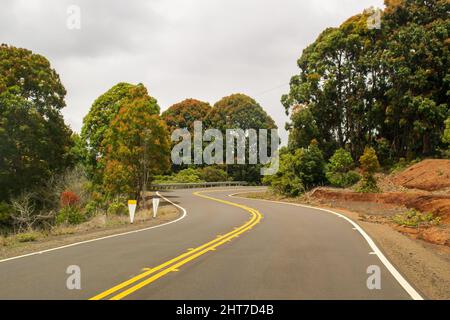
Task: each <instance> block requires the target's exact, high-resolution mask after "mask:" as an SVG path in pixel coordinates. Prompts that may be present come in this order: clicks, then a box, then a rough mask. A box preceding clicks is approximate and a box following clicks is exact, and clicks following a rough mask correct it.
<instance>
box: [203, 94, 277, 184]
mask: <svg viewBox="0 0 450 320" xmlns="http://www.w3.org/2000/svg"><path fill="white" fill-rule="evenodd" d="M205 124H206V127H207V128H214V129H218V130H220V131H221V132H222V134H223V135H224V136H225V132H226V130H227V129H242V130H247V129H255V130H258V129H276V125H275V121H273V119H272V118H271V117H270V116H269V115H268V114H267V113H266V112H265V111H264V109H263V108H262V107H261V105H260V104H259V103H258V102H256V101H255V100H254V99H253V98H251V97H249V96H247V95H244V94H232V95H230V96H227V97H224V98H222V99H221V100H220V101H218V102H216V103H215V104H214V107H213V108H212V110H211V112H209V113H208V115H207V116H206V119H205ZM268 139H270V132H269V135H268ZM247 140H248V139H247ZM247 142H248V141H247ZM248 145H249V144H248V143H247V150H246V165H245V166H244V165H227V173H228V175H230V176H231V177H232V178H233V179H234V180H239V181H249V182H260V180H261V175H260V168H261V165H251V164H249V157H248V153H249V148H248ZM268 145H270V140H269V141H268ZM224 149H225V145H224ZM224 154H225V152H224Z"/></svg>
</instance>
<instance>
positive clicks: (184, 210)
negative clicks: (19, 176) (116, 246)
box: [0, 191, 187, 263]
mask: <svg viewBox="0 0 450 320" xmlns="http://www.w3.org/2000/svg"><path fill="white" fill-rule="evenodd" d="M156 195H157V196H158V197H160V198H162V199H164V200H165V201H167V202H169V203H170V204H172V205H174V206H175V207H177V208H178V209H180V210H181V211H182V212H183V215H182V216H181V217H179V218H178V219H176V220H173V221H170V222H166V223H163V224H159V225H157V226H153V227H148V228H144V229H139V230H134V231H129V232H124V233H118V234H113V235H110V236H106V237H101V238H96V239H91V240H86V241H81V242H75V243H72V244H68V245H65V246H61V247H56V248H52V249H47V250H42V251H38V252H32V253H28V254H24V255H21V256H17V257H12V258H7V259H3V260H0V263H2V262H6V261H11V260H16V259H21V258H25V257H30V256H34V255H38V254H43V253H47V252H52V251H56V250H61V249H65V248H70V247H74V246H78V245H81V244H86V243H91V242H95V241H100V240H105V239H111V238H116V237H121V236H126V235H129V234H133V233H138V232H143V231H148V230H151V229H156V228H160V227H164V226H167V225H169V224H172V223H176V222H179V221H180V220H182V219H184V218H185V217H186V216H187V211H186V209H184V208H183V207H181V206H179V205H177V204H175V203H173V202H172V201H170V200H169V199H167V198H166V197H164V196H162V195H161V194H160V193H159V192H158V191H157V192H156Z"/></svg>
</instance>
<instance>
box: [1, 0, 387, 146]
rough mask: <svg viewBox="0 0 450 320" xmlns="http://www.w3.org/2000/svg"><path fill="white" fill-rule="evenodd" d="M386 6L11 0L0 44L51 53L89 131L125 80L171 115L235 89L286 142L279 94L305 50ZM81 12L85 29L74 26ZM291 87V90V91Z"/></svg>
mask: <svg viewBox="0 0 450 320" xmlns="http://www.w3.org/2000/svg"><path fill="white" fill-rule="evenodd" d="M382 3H383V1H382V0H311V1H300V0H282V1H275V0H270V1H261V0H259V1H258V0H215V1H212V0H171V1H162V0H152V1H148V0H133V1H118V0H114V1H113V0H33V1H28V0H2V4H1V9H2V10H1V11H0V39H1V40H0V42H5V43H8V44H12V45H15V46H19V47H25V48H28V49H31V50H33V51H34V52H37V53H40V54H43V55H45V56H46V57H47V58H48V59H49V60H50V61H51V63H52V65H53V67H54V68H55V69H56V70H57V71H58V73H59V74H60V75H61V79H62V81H63V83H64V85H65V87H66V89H67V91H68V95H67V99H66V100H67V105H68V106H67V108H65V110H64V112H63V113H64V115H65V117H66V120H67V122H68V123H69V124H70V125H71V127H72V128H73V129H75V130H77V131H79V130H80V128H81V124H82V119H83V117H84V116H85V115H86V113H87V112H88V111H89V108H90V106H91V104H92V102H93V101H94V99H95V98H96V97H97V96H99V95H100V94H101V93H103V92H104V91H106V90H107V89H109V88H110V87H111V86H113V85H114V84H115V83H117V82H119V81H126V82H131V83H138V82H142V83H144V84H145V85H146V86H147V88H148V89H149V92H150V93H151V94H152V95H153V96H154V97H156V98H157V99H158V101H159V104H160V106H161V107H162V109H166V108H168V107H169V106H170V105H172V104H173V103H176V102H178V101H180V100H182V99H185V98H189V97H193V98H197V99H202V100H205V101H208V102H210V103H214V102H216V101H217V100H219V99H220V98H222V97H223V96H226V95H229V94H231V93H235V92H242V93H246V94H249V95H251V96H253V97H255V98H256V100H258V102H260V104H261V105H262V106H263V107H264V108H265V109H266V110H267V111H268V113H269V114H270V115H271V116H272V117H273V118H274V119H275V120H276V122H277V124H278V126H279V127H280V128H281V129H283V130H282V131H283V132H281V133H282V137H283V140H284V141H286V137H287V134H286V132H284V123H285V122H286V120H287V118H286V117H285V114H284V109H283V107H282V106H281V104H280V102H279V101H280V97H281V95H282V94H283V93H286V92H287V91H288V85H287V83H288V82H289V79H290V77H291V76H292V75H293V74H295V73H296V72H297V71H298V70H297V67H296V60H297V59H298V57H299V56H300V54H301V51H302V50H303V49H304V48H305V47H306V46H307V45H308V44H310V43H311V42H312V41H314V40H315V38H316V37H317V36H318V35H319V33H320V32H321V31H322V30H323V29H325V28H326V27H329V26H337V25H339V24H340V23H342V22H343V21H344V20H346V19H347V18H348V17H350V16H352V15H354V14H357V13H360V12H361V11H362V10H363V9H364V8H367V7H370V6H378V7H382V5H383V4H382ZM71 4H75V5H78V6H80V8H81V19H82V20H81V22H82V28H81V30H68V29H67V27H66V19H67V12H66V10H67V7H68V6H69V5H71ZM283 84H284V85H283Z"/></svg>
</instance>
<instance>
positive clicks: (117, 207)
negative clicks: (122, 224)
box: [107, 200, 128, 216]
mask: <svg viewBox="0 0 450 320" xmlns="http://www.w3.org/2000/svg"><path fill="white" fill-rule="evenodd" d="M107 213H108V214H111V215H117V216H124V215H127V214H128V207H127V206H126V205H125V201H120V200H115V201H113V202H112V203H110V204H109V206H108V211H107Z"/></svg>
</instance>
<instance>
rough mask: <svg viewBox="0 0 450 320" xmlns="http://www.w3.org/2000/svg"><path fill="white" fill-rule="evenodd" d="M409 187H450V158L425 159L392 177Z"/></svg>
mask: <svg viewBox="0 0 450 320" xmlns="http://www.w3.org/2000/svg"><path fill="white" fill-rule="evenodd" d="M392 182H393V183H395V184H397V185H400V186H403V187H405V188H409V189H419V190H426V191H437V190H442V189H445V188H449V187H450V160H425V161H422V162H420V163H418V164H415V165H413V166H411V167H409V168H408V169H406V170H404V171H402V172H400V173H398V174H396V175H395V176H394V177H392Z"/></svg>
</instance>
